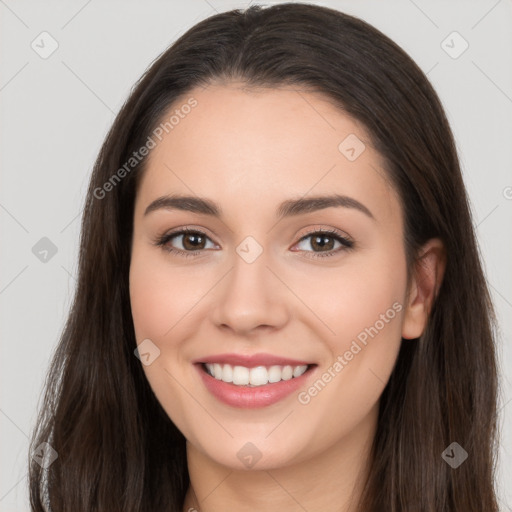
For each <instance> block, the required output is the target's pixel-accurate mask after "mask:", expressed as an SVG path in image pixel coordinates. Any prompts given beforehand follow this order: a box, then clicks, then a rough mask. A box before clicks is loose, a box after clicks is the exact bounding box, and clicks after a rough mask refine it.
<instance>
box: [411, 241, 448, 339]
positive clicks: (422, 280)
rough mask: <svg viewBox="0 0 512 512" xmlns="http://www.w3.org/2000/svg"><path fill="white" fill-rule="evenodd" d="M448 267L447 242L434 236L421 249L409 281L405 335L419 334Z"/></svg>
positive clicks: (421, 332)
mask: <svg viewBox="0 0 512 512" xmlns="http://www.w3.org/2000/svg"><path fill="white" fill-rule="evenodd" d="M445 268H446V254H445V248H444V244H443V242H442V241H441V240H440V239H439V238H432V239H431V240H429V241H428V242H427V243H426V244H425V245H424V246H423V247H422V248H421V250H420V253H419V257H418V259H417V261H416V263H415V265H414V269H413V272H412V277H411V283H410V285H409V289H408V294H407V299H406V307H405V313H404V316H403V322H402V338H406V339H415V338H419V337H420V336H421V335H422V334H423V331H424V330H425V327H426V325H427V320H428V316H429V313H430V310H431V309H432V305H433V303H434V299H435V298H436V296H437V292H438V291H439V288H440V287H441V283H442V281H443V277H444V271H445Z"/></svg>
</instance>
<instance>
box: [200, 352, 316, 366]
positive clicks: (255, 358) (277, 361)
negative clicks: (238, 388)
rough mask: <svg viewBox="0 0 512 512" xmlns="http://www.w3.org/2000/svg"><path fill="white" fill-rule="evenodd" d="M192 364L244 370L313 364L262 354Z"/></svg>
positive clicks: (204, 359)
mask: <svg viewBox="0 0 512 512" xmlns="http://www.w3.org/2000/svg"><path fill="white" fill-rule="evenodd" d="M193 363H219V364H223V363H226V364H230V365H232V366H245V367H246V368H254V367H256V366H287V365H289V366H303V365H310V364H313V363H310V362H307V361H303V360H299V359H290V358H289V357H280V356H275V355H272V354H263V353H261V354H252V355H245V354H215V355H211V356H204V357H201V358H199V359H196V360H195V361H193Z"/></svg>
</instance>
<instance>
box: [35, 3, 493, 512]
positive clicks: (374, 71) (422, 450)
mask: <svg viewBox="0 0 512 512" xmlns="http://www.w3.org/2000/svg"><path fill="white" fill-rule="evenodd" d="M223 80H225V81H229V80H237V81H243V82H244V83H246V84H247V85H248V86H262V87H277V86H280V85H288V86H290V85H291V86H294V87H295V86H296V87H297V88H300V89H302V90H312V91H318V92H321V93H322V94H323V95H324V96H325V97H327V98H329V99H330V100H331V101H333V102H334V103H335V104H336V105H337V106H338V107H339V108H340V109H341V110H342V111H344V112H345V113H346V114H348V115H350V116H352V118H354V119H356V120H357V121H359V122H360V123H362V124H363V126H364V127H365V128H366V129H367V130H368V133H369V134H370V135H371V140H372V143H373V145H374V147H375V148H376V149H377V150H378V151H379V153H380V154H381V155H382V157H383V158H384V161H385V163H386V169H385V170H386V172H387V174H388V177H389V179H390V180H391V182H392V183H393V185H394V187H395V188H396V190H397V191H398V192H399V195H400V198H401V203H402V208H403V214H404V219H405V241H404V242H405V245H406V249H407V255H408V266H409V269H412V266H413V264H414V260H415V256H416V254H417V251H418V249H419V248H420V247H421V245H422V244H424V243H425V242H426V241H427V240H429V239H430V238H432V237H439V238H440V239H441V240H442V241H443V242H444V244H445V247H446V253H447V266H446V271H445V275H444V280H443V282H442V285H441V287H440V290H439V292H438V295H437V298H436V300H435V302H434V305H433V308H432V310H431V313H430V316H429V322H428V326H427V328H426V331H425V332H424V334H423V335H422V336H421V337H420V338H419V339H416V340H407V341H404V342H402V347H401V350H400V353H399V356H398V359H397V361H396V365H395V367H394V370H393V373H392V375H391V377H390V379H389V382H388V384H387V386H386V388H385V390H384V392H383V394H382V397H381V401H380V412H379V421H378V428H377V433H376V436H375V439H374V444H373V449H372V453H371V460H370V473H369V476H368V480H367V481H366V482H365V488H364V491H363V495H362V501H361V503H360V510H361V511H365V512H382V511H391V512H399V511H404V512H411V511H418V512H419V511H422V512H441V511H446V512H448V511H449V512H482V511H483V510H485V511H486V512H495V511H497V502H496V496H495V489H494V471H495V455H496V451H497V447H496V437H497V421H496V401H497V392H498V389H497V366H496V356H495V347H494V341H493V335H494V331H493V325H494V316H493V312H492V305H491V302H490V297H489V293H488V289H487V285H486V282H485V279H484V276H483V272H482V267H481V262H480V257H479V253H478V248H477V244H476V240H475V235H474V231H473V226H472V220H471V215H470V209H469V207H468V200H467V195H466V191H465V188H464V184H463V181H462V177H461V171H460V168H459V161H458V156H457V151H456V147H455V144H454V139H453V135H452V132H451V130H450V127H449V124H448V122H447V119H446V116H445V113H444V111H443V108H442V105H441V103H440V100H439V98H438V96H437V94H436V93H435V91H434V90H433V88H432V86H431V84H430V83H429V81H428V80H427V78H426V76H425V75H424V73H423V72H422V71H421V70H420V68H419V67H418V66H417V65H416V64H415V63H414V62H413V60H412V59H411V58H410V57H409V56H408V55H407V54H406V53H405V52H404V51H403V50H402V49H401V48H400V47H399V46H398V45H396V44H395V43H394V42H393V41H391V40H390V39H389V38H388V37H386V36H385V35H384V34H382V33H381V32H380V31H378V30H377V29H375V28H373V27H372V26H370V25H368V24H367V23H365V22H364V21H362V20H360V19H358V18H355V17H352V16H348V15H346V14H343V13H341V12H338V11H335V10H332V9H329V8H325V7H319V6H314V5H307V4H293V3H289V4H280V5H275V6H273V7H268V8H261V7H259V6H253V7H250V8H248V9H247V10H245V11H241V10H234V11H230V12H224V13H221V14H217V15H214V16H212V17H210V18H207V19H205V20H204V21H202V22H200V23H198V24H197V25H195V26H194V27H192V28H191V29H190V30H189V31H188V32H187V33H185V34H184V35H183V36H182V37H180V38H179V39H178V40H177V41H176V42H175V43H174V44H173V45H172V46H171V47H170V48H169V49H168V50H166V51H165V52H164V53H163V54H162V55H161V56H160V57H159V58H158V59H157V60H156V61H155V62H154V63H153V64H152V65H151V67H150V68H149V69H148V70H147V72H146V73H145V74H144V76H143V77H142V78H141V80H140V81H139V82H138V83H137V84H136V87H135V88H134V90H133V91H132V93H131V95H130V97H129V98H128V100H127V101H126V103H125V104H124V106H123V107H122V109H121V111H120V112H119V114H118V115H117V118H116V120H115V122H114V124H113V126H112V128H111V130H110V132H109V134H108V136H107V137H106V140H105V142H104V144H103V147H102V149H101V151H100V154H99V156H98V158H97V161H96V163H95V166H94V170H93V173H92V176H91V181H90V185H89V190H88V195H87V199H86V204H85V209H84V213H83V218H82V228H81V239H80V255H79V271H78V284H77V288H76V292H75V296H74V301H73V304H72V307H71V310H70V314H69V317H68V319H67V322H66V325H65V328H64V330H63V333H62V336H61V339H60V344H59V346H58V349H57V350H56V353H55V355H54V358H53V361H52V364H51V368H50V371H49V374H48V379H47V384H46V393H45V395H44V403H43V404H42V407H41V410H40V416H39V420H38V423H37V427H36V428H35V429H34V434H33V438H32V444H31V452H32V451H33V450H35V449H36V447H38V446H39V445H40V444H41V443H43V442H49V444H50V445H51V447H52V448H53V449H54V450H55V451H56V452H57V454H58V458H57V460H55V461H54V462H53V463H52V464H51V465H49V467H47V468H46V469H43V468H42V467H41V466H40V465H39V464H38V463H36V462H34V460H32V459H30V497H31V507H32V511H34V512H35V511H38V512H39V511H42V510H44V501H45V496H46V498H48V499H49V501H50V503H51V509H52V510H53V512H60V511H66V512H68V511H77V512H78V511H87V512H91V511H105V512H106V511H108V512H112V511H114V510H123V511H124V512H129V511H152V512H154V511H157V510H172V511H179V512H181V508H182V506H183V502H184V497H185V493H186V491H187V487H188V485H189V475H188V471H187V462H186V450H185V439H184V437H183V435H182V434H181V433H180V432H179V431H178V429H177V428H176V427H175V426H174V424H173V423H172V421H171V420H170V419H169V417H168V416H167V415H166V414H165V412H164V410H163V408H162V407H161V406H160V404H159V403H158V401H157V400H156V398H155V396H154V394H153V392H152V390H151V389H150V387H149V384H148V382H147V379H146V378H145V375H144V372H143V370H142V368H141V364H140V361H139V360H138V359H137V358H136V357H135V356H134V353H133V351H134V348H135V347H136V340H135V335H134V329H133V319H132V316H131V311H130V299H129V293H128V270H129V265H130V247H131V236H132V229H133V209H134V199H135V195H136V191H137V183H138V180H139V179H140V175H141V172H142V171H143V170H144V167H145V161H146V159H145V158H144V159H142V160H141V162H140V163H139V164H138V165H136V166H134V168H133V169H130V170H129V171H128V172H126V173H123V176H122V179H120V180H117V181H116V182H111V183H112V186H111V187H108V189H109V190H108V193H104V194H103V195H101V194H99V193H98V190H100V189H102V190H103V191H104V190H106V187H105V186H104V185H105V183H107V182H108V181H109V180H110V179H111V178H112V175H113V174H114V173H116V171H117V170H118V169H120V168H121V167H122V166H123V165H124V164H125V163H126V162H127V161H128V160H129V159H130V156H131V155H132V154H133V152H134V151H136V150H137V149H139V148H140V147H142V146H143V145H144V144H145V143H146V141H147V139H148V136H150V135H151V133H152V132H153V130H155V128H156V127H157V126H158V124H159V122H160V120H161V118H162V115H163V114H164V113H165V112H166V111H167V110H168V109H169V107H170V106H171V105H172V104H174V103H175V102H176V101H177V100H178V99H179V98H183V97H184V96H185V95H186V94H187V93H188V92H190V91H191V90H192V89H193V88H194V87H197V86H206V85H208V84H210V83H212V82H214V81H223ZM199 108H200V107H199ZM453 442H456V443H458V444H459V445H460V447H462V448H463V449H464V450H465V451H466V452H467V453H468V458H467V460H466V461H465V462H463V463H462V464H461V465H459V466H458V467H457V468H454V467H452V466H451V465H449V464H448V463H447V462H446V461H445V460H446V459H445V458H443V457H442V454H443V452H444V450H445V449H446V448H447V447H449V445H450V444H451V443H453ZM333 478H337V475H333Z"/></svg>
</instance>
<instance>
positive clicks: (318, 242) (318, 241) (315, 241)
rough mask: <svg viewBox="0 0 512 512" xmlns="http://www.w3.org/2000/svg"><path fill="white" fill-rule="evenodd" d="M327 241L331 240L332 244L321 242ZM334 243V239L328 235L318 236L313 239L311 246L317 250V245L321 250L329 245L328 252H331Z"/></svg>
mask: <svg viewBox="0 0 512 512" xmlns="http://www.w3.org/2000/svg"><path fill="white" fill-rule="evenodd" d="M325 239H327V240H329V241H330V244H329V242H327V243H322V242H321V240H325ZM333 243H334V239H333V238H332V237H330V236H327V235H317V236H314V237H313V238H312V241H311V246H312V247H313V248H315V245H316V246H317V247H319V248H320V249H325V248H326V246H327V245H329V247H328V250H331V249H332V248H333V247H332V245H333Z"/></svg>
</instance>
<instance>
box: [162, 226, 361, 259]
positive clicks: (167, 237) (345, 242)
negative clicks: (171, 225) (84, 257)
mask: <svg viewBox="0 0 512 512" xmlns="http://www.w3.org/2000/svg"><path fill="white" fill-rule="evenodd" d="M187 234H194V235H199V236H202V237H205V238H209V237H208V236H207V235H206V233H203V232H202V231H199V230H198V229H190V228H182V229H180V230H178V231H173V232H171V233H166V234H164V235H162V236H160V237H158V238H157V240H156V241H155V245H157V246H158V247H161V248H162V249H163V250H164V251H166V252H169V253H175V254H178V255H180V256H184V257H186V258H188V257H190V256H197V255H198V254H199V253H201V252H204V251H205V249H198V250H196V251H183V250H181V249H176V248H174V247H169V246H167V243H168V242H170V241H171V240H172V239H173V238H175V237H177V236H180V235H187ZM312 235H325V236H329V237H330V238H334V239H335V240H336V241H338V242H340V244H341V245H342V247H341V248H338V249H336V250H334V249H333V250H331V251H327V252H316V253H315V252H314V251H304V252H306V253H313V255H311V254H310V255H308V256H306V257H308V258H313V259H316V258H326V257H329V256H334V255H336V254H338V253H339V252H341V251H342V250H347V249H352V248H353V246H354V242H352V241H351V240H349V239H348V238H345V237H343V236H341V235H340V234H339V233H338V232H337V231H335V230H329V229H327V230H319V229H315V230H311V231H309V232H307V233H306V234H305V235H304V236H302V237H301V238H300V240H299V241H298V242H297V243H300V242H302V241H303V240H305V239H306V238H309V237H311V236H312Z"/></svg>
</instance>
